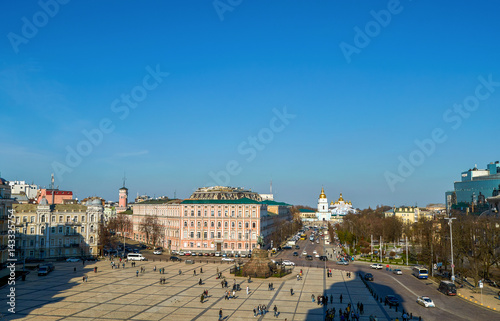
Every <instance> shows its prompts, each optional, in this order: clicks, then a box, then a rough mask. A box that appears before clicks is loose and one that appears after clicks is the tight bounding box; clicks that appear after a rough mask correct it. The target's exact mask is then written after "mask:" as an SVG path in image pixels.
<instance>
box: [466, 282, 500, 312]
mask: <svg viewBox="0 0 500 321" xmlns="http://www.w3.org/2000/svg"><path fill="white" fill-rule="evenodd" d="M499 291H500V289H498V288H496V289H495V288H492V287H490V286H488V285H485V286H484V288H483V294H482V295H481V290H480V289H477V288H476V291H474V290H472V289H469V288H467V287H463V288H460V289H457V295H458V296H459V297H460V298H462V299H463V300H467V301H469V302H471V303H474V304H477V305H480V306H482V307H484V308H486V309H491V310H494V311H500V299H499V298H498V292H499Z"/></svg>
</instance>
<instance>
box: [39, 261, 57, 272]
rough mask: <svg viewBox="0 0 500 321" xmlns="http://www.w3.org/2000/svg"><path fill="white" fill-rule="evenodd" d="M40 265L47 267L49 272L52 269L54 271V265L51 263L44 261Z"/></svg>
mask: <svg viewBox="0 0 500 321" xmlns="http://www.w3.org/2000/svg"><path fill="white" fill-rule="evenodd" d="M42 266H45V267H47V268H48V269H49V272H52V271H54V270H55V269H56V267H55V266H54V264H52V263H45V264H43V265H42Z"/></svg>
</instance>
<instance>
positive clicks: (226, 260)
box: [221, 257, 234, 262]
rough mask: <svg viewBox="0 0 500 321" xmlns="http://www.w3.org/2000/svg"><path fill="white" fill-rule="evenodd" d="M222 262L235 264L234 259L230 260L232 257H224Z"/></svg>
mask: <svg viewBox="0 0 500 321" xmlns="http://www.w3.org/2000/svg"><path fill="white" fill-rule="evenodd" d="M221 261H222V262H234V259H232V258H230V257H223V258H222V259H221Z"/></svg>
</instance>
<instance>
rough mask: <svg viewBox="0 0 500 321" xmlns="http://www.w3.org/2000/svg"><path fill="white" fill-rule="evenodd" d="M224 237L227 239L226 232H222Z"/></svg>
mask: <svg viewBox="0 0 500 321" xmlns="http://www.w3.org/2000/svg"><path fill="white" fill-rule="evenodd" d="M224 239H225V240H227V232H224Z"/></svg>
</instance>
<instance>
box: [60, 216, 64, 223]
mask: <svg viewBox="0 0 500 321" xmlns="http://www.w3.org/2000/svg"><path fill="white" fill-rule="evenodd" d="M62 221H63V217H62V215H59V223H62Z"/></svg>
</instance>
